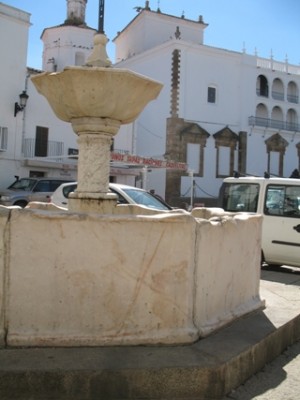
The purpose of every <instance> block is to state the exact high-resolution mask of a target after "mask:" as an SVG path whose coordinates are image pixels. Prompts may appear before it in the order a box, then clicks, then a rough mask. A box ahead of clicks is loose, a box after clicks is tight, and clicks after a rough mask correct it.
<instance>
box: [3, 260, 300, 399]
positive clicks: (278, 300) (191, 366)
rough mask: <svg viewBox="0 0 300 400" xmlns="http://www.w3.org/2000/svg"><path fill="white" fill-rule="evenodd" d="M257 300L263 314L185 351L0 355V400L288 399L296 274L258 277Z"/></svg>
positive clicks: (297, 304) (297, 328)
mask: <svg viewBox="0 0 300 400" xmlns="http://www.w3.org/2000/svg"><path fill="white" fill-rule="evenodd" d="M261 297H262V299H265V301H266V308H265V309H264V310H262V311H258V312H255V313H251V314H250V315H248V316H245V317H243V318H241V319H239V320H237V321H235V322H234V323H233V324H231V325H230V326H228V327H226V328H223V329H221V330H220V331H219V332H217V333H215V334H214V335H211V336H209V337H208V338H205V339H202V340H200V341H199V342H197V343H195V344H193V345H188V346H173V347H172V346H169V347H168V346H161V347H160V346H152V347H144V346H135V347H112V348H77V349H74V348H44V349H43V348H34V349H0V400H50V399H52V400H111V399H113V400H125V399H127V400H129V399H130V400H133V399H148V400H154V399H156V400H158V399H159V400H175V399H176V400H196V399H197V400H218V399H222V398H223V399H224V395H225V394H226V393H229V392H230V393H229V394H228V395H227V397H225V399H235V400H250V399H260V400H262V399H264V400H267V399H272V400H275V399H276V400H279V399H280V400H283V399H284V400H296V399H298V398H300V391H299V390H298V388H297V387H296V384H298V377H297V371H299V368H300V366H299V367H298V365H299V360H298V355H297V354H298V351H299V345H298V343H297V344H296V345H294V343H296V342H297V341H298V340H300V270H299V269H298V270H296V269H289V268H285V269H282V270H280V271H277V270H272V269H265V270H262V275H261ZM290 345H293V346H292V347H290V348H289V349H288V350H287V352H285V353H283V352H284V350H285V349H287V348H288V346H290ZM294 352H295V353H294ZM282 353H283V354H282ZM280 354H282V355H280ZM294 354H295V355H297V356H296V357H294ZM275 358H276V362H275V364H269V365H267V364H268V363H270V362H271V361H273V360H274V359H275ZM287 360H288V361H289V362H288V363H286V361H287ZM294 362H296V363H298V364H296V368H297V370H296V371H295V367H294ZM273 365H275V366H273ZM285 368H287V369H285ZM290 368H291V369H290ZM262 369H263V372H259V373H257V372H258V371H260V370H262ZM289 371H293V372H289ZM251 376H252V378H251V380H250V381H249V382H247V383H246V384H244V385H242V386H240V385H241V384H242V383H244V382H245V381H246V380H247V379H248V378H249V377H251ZM286 378H287V379H286ZM270 379H273V380H270ZM299 380H300V379H299ZM236 387H238V389H236V390H235V391H232V389H234V388H236ZM298 387H299V384H298ZM275 388H276V391H277V390H282V392H281V393H280V394H279V395H278V396H279V397H275V396H276V395H277V393H275ZM270 390H274V392H270ZM287 390H289V392H288V391H287ZM282 393H284V394H282ZM295 393H296V395H297V396H298V397H296V398H295ZM298 393H299V395H298ZM269 395H270V397H266V396H269ZM255 396H262V397H255Z"/></svg>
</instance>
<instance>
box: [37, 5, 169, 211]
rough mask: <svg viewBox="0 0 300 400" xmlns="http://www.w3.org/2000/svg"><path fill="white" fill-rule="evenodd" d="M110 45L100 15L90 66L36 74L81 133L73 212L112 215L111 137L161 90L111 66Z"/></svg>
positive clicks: (42, 88) (42, 89)
mask: <svg viewBox="0 0 300 400" xmlns="http://www.w3.org/2000/svg"><path fill="white" fill-rule="evenodd" d="M102 3H104V1H103V2H102ZM100 4H101V2H100ZM100 9H101V6H100ZM106 43H107V38H106V35H105V34H104V31H103V16H102V19H101V21H100V24H99V31H98V33H97V34H96V35H95V37H94V50H93V52H92V54H91V55H90V57H89V59H88V61H87V65H86V66H83V67H66V68H65V69H64V70H63V71H62V72H58V73H49V72H45V73H42V74H40V75H36V76H34V77H32V81H33V83H34V85H35V87H36V89H37V90H38V92H39V93H40V94H42V95H43V96H45V97H46V98H47V100H48V102H49V104H50V106H51V107H52V109H53V111H54V113H55V114H56V116H57V117H58V118H60V119H61V120H63V121H66V122H70V123H71V124H72V127H73V130H74V132H75V133H76V134H77V135H78V148H79V159H78V179H77V180H78V186H77V190H76V191H75V192H74V193H72V194H71V195H70V199H69V210H70V211H74V212H89V211H92V212H100V213H113V210H114V208H115V206H116V195H115V194H113V193H111V192H109V188H108V185H109V170H110V147H111V143H112V138H113V136H114V135H116V133H117V132H118V130H119V128H120V125H121V124H128V123H130V122H133V121H134V120H135V119H136V118H137V117H138V115H139V114H140V113H141V111H142V110H143V109H144V107H145V106H146V105H147V104H148V103H149V102H150V101H151V100H154V99H155V98H156V97H157V96H158V95H159V93H160V91H161V89H162V84H161V83H159V82H157V81H154V80H152V79H149V78H148V77H145V76H142V75H140V74H137V73H134V72H132V71H129V70H125V69H117V68H112V67H111V62H110V60H109V59H108V56H107V53H106V48H105V46H106Z"/></svg>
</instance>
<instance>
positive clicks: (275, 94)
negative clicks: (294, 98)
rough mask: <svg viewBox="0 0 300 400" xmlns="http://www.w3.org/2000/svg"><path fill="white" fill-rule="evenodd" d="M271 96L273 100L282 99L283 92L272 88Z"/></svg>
mask: <svg viewBox="0 0 300 400" xmlns="http://www.w3.org/2000/svg"><path fill="white" fill-rule="evenodd" d="M272 98H273V99H274V100H281V101H283V100H284V94H283V93H282V92H275V91H274V90H272Z"/></svg>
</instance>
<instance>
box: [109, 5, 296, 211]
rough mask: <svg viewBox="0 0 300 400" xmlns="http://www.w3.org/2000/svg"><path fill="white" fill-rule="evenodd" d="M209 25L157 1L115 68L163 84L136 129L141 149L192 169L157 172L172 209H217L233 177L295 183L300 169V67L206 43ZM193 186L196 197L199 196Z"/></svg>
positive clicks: (119, 46)
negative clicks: (163, 8) (166, 10)
mask: <svg viewBox="0 0 300 400" xmlns="http://www.w3.org/2000/svg"><path fill="white" fill-rule="evenodd" d="M206 27H207V24H205V23H204V21H203V18H202V17H201V16H200V17H199V19H198V20H195V21H191V20H187V19H184V18H182V17H181V18H177V17H174V16H170V15H166V14H163V13H161V12H160V11H159V10H158V11H151V10H150V8H149V2H146V5H145V8H144V9H142V10H141V12H140V13H139V14H138V15H137V16H136V18H135V19H133V20H132V21H131V22H130V23H129V24H128V25H127V26H126V27H125V28H124V30H123V31H121V32H120V33H119V34H118V36H117V37H116V38H115V39H114V43H115V45H116V60H117V64H116V66H117V67H122V68H129V69H132V70H134V71H137V72H139V73H142V74H145V75H147V76H150V77H152V78H154V79H157V80H158V81H161V82H162V83H164V89H163V91H162V93H161V94H160V96H159V98H158V100H157V101H155V102H152V103H150V104H149V106H148V107H147V109H146V110H145V111H144V112H143V114H142V115H141V116H140V117H139V118H138V120H137V121H136V122H135V123H134V125H133V126H132V127H130V126H127V127H126V128H121V129H122V130H124V131H126V132H128V131H130V129H131V130H132V132H133V133H134V137H135V138H136V144H135V146H136V152H137V153H138V154H140V155H143V156H153V157H158V156H159V155H161V156H165V157H167V158H171V159H173V160H176V161H181V162H186V163H187V164H188V166H189V169H190V170H191V171H193V172H192V173H191V172H190V173H188V172H187V173H182V171H178V172H176V171H166V170H152V172H150V173H149V174H148V187H149V188H150V187H151V188H152V187H153V188H155V189H156V191H157V192H158V193H159V194H160V195H163V196H164V195H165V196H166V199H167V200H168V201H169V202H171V204H175V203H176V204H177V205H179V204H180V202H182V201H187V200H188V198H189V196H191V194H192V193H193V191H194V196H195V201H198V202H201V203H203V202H204V203H206V204H213V203H214V201H213V199H214V197H216V196H217V195H218V191H219V188H220V184H221V182H222V179H223V178H224V177H226V176H228V175H232V174H233V172H234V171H239V172H241V173H247V174H255V175H260V176H261V175H263V174H264V172H269V173H270V174H274V175H279V176H286V177H288V176H290V175H291V173H292V171H293V170H294V169H299V166H300V124H299V116H300V105H299V88H300V67H297V66H293V65H289V64H288V62H285V63H281V62H276V61H275V60H273V59H269V60H268V59H262V58H259V57H257V56H255V55H253V56H252V55H248V54H246V53H245V52H241V53H239V52H234V51H229V50H225V49H220V48H215V47H211V46H206V45H205V43H204V31H205V28H206ZM192 186H193V191H192V189H191V188H192Z"/></svg>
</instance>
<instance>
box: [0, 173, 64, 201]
mask: <svg viewBox="0 0 300 400" xmlns="http://www.w3.org/2000/svg"><path fill="white" fill-rule="evenodd" d="M66 182H70V180H67V179H61V178H29V177H28V178H21V179H18V178H17V179H16V181H15V182H14V183H12V184H11V185H10V186H9V187H8V188H7V189H5V190H2V191H0V204H1V205H3V206H6V207H8V206H20V207H26V205H27V204H28V203H29V202H30V201H42V202H50V196H51V194H52V193H53V192H54V191H55V190H56V189H57V188H58V187H59V186H60V185H61V184H62V183H66Z"/></svg>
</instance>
